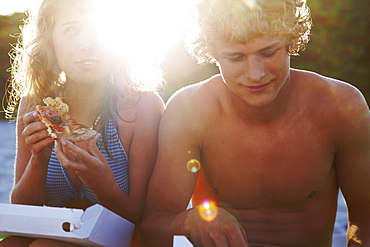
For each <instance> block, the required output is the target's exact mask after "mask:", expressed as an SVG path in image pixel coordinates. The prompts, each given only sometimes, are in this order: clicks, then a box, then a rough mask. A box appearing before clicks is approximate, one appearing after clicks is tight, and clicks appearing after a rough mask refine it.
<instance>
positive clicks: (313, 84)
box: [291, 69, 363, 100]
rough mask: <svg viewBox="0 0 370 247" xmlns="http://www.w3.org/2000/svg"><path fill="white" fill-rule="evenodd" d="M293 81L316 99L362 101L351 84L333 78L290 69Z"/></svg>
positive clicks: (358, 92) (359, 93) (361, 96)
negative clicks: (320, 97)
mask: <svg viewBox="0 0 370 247" xmlns="http://www.w3.org/2000/svg"><path fill="white" fill-rule="evenodd" d="M291 74H292V76H293V78H294V80H295V81H296V82H297V83H298V84H299V85H300V86H301V87H303V89H305V91H306V92H309V93H310V95H312V94H315V95H316V96H317V97H319V96H322V97H325V98H330V97H332V98H333V99H334V98H335V99H340V100H344V99H349V98H352V99H356V98H357V99H359V100H362V99H363V95H362V94H361V92H360V91H359V90H358V89H357V88H356V87H355V86H354V85H352V84H350V83H348V82H345V81H341V80H338V79H335V78H331V77H328V76H324V75H321V74H318V73H316V72H312V71H305V70H297V69H292V72H291Z"/></svg>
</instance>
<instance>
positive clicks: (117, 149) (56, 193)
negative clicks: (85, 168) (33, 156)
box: [45, 120, 129, 206]
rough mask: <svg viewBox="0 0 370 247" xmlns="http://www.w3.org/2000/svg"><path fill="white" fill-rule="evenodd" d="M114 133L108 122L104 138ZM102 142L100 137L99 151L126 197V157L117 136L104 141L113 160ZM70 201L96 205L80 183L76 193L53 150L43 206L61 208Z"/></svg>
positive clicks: (91, 195) (127, 180)
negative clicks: (83, 200) (84, 201)
mask: <svg viewBox="0 0 370 247" xmlns="http://www.w3.org/2000/svg"><path fill="white" fill-rule="evenodd" d="M115 133H116V128H115V126H114V124H113V121H112V120H109V121H108V124H107V128H106V136H108V137H111V136H113V135H114V134H115ZM102 141H103V139H102V136H100V138H99V140H98V143H97V145H98V147H99V150H100V151H101V153H102V154H103V155H104V156H105V158H106V159H107V161H108V164H109V166H110V167H111V169H112V171H113V174H114V177H115V179H116V182H117V183H118V185H119V187H120V188H121V190H122V191H123V192H124V193H125V194H126V195H128V193H129V176H128V156H127V154H126V151H125V149H124V148H123V145H122V143H121V139H120V137H119V135H118V134H117V135H114V136H113V137H111V138H109V139H107V140H106V143H107V148H108V150H109V153H110V154H111V157H113V158H114V159H111V158H110V157H109V155H108V154H107V152H106V150H105V147H104V145H103V144H102ZM72 199H88V200H89V201H90V202H91V203H92V204H96V203H98V200H97V198H96V197H95V195H94V193H93V192H92V191H91V190H90V189H89V188H87V187H86V185H85V184H83V183H82V184H81V186H80V190H79V191H77V189H76V187H75V186H74V184H73V183H72V180H71V179H70V177H69V175H68V172H67V170H66V168H64V166H62V165H61V164H60V162H59V160H58V158H57V157H56V155H55V150H54V149H53V150H52V154H51V158H50V162H49V166H48V173H47V179H46V195H45V205H48V206H62V205H64V204H66V203H67V202H69V201H70V200H72Z"/></svg>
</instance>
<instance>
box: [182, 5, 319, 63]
mask: <svg viewBox="0 0 370 247" xmlns="http://www.w3.org/2000/svg"><path fill="white" fill-rule="evenodd" d="M190 23H191V26H190V27H189V31H188V32H187V37H186V40H185V42H186V46H187V48H188V51H189V53H190V55H191V56H192V57H193V58H195V59H196V60H197V61H198V62H199V63H203V62H211V63H213V62H216V60H215V57H214V52H213V49H214V44H215V43H216V42H231V41H238V42H242V43H246V42H248V41H250V40H251V39H253V38H256V37H258V36H261V35H266V34H269V35H283V36H286V37H287V39H288V42H289V53H290V55H298V53H299V51H302V50H304V49H305V47H306V45H307V43H308V41H309V34H310V30H311V26H312V20H311V15H310V9H309V8H308V6H307V4H306V0H200V1H199V3H198V5H197V11H195V14H194V16H193V20H192V21H191V22H190Z"/></svg>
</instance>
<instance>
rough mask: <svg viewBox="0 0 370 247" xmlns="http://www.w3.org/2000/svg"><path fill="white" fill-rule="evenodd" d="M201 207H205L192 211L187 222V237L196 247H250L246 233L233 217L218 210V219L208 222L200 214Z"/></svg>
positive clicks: (198, 207)
mask: <svg viewBox="0 0 370 247" xmlns="http://www.w3.org/2000/svg"><path fill="white" fill-rule="evenodd" d="M201 207H203V205H199V206H197V207H195V208H193V209H192V210H190V211H189V214H188V217H187V219H186V221H185V230H186V232H187V237H188V238H190V240H191V242H192V243H193V245H194V246H196V247H198V246H206V247H212V246H217V247H218V246H234V247H248V241H247V236H246V233H245V231H244V229H243V228H242V226H241V225H240V224H239V222H238V221H237V219H236V218H235V217H234V216H233V215H231V214H230V213H229V212H227V211H226V210H224V209H222V208H216V209H217V210H216V211H218V212H217V215H216V218H215V219H214V220H212V221H207V219H203V218H202V216H201V215H200V214H199V212H201V210H202V209H201Z"/></svg>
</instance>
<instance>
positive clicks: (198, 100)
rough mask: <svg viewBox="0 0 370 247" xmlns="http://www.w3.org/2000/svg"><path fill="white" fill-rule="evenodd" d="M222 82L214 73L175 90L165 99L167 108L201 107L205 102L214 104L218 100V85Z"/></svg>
mask: <svg viewBox="0 0 370 247" xmlns="http://www.w3.org/2000/svg"><path fill="white" fill-rule="evenodd" d="M221 84H222V79H221V76H220V75H215V76H213V77H210V78H208V79H206V80H204V81H200V82H197V83H194V84H191V85H188V86H185V87H183V88H180V89H179V90H178V91H176V92H175V93H174V94H173V95H172V96H171V97H170V98H169V100H168V101H167V108H168V107H172V106H176V107H181V108H183V107H191V108H193V107H195V106H197V107H201V106H206V105H207V103H210V104H214V103H215V101H218V100H219V99H218V98H219V97H220V95H219V90H218V89H219V87H220V85H221Z"/></svg>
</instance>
